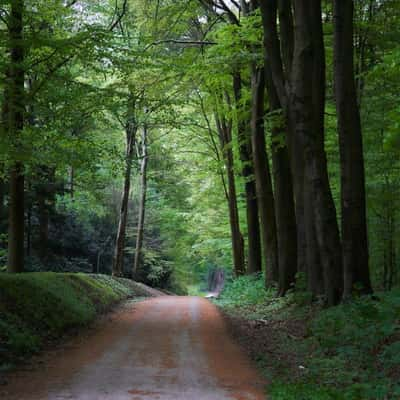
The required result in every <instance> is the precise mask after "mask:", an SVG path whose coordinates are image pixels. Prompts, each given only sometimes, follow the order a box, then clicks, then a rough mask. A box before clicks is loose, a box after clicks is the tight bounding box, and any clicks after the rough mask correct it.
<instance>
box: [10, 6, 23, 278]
mask: <svg viewBox="0 0 400 400" xmlns="http://www.w3.org/2000/svg"><path fill="white" fill-rule="evenodd" d="M23 11H24V1H23V0H13V1H12V2H11V12H10V17H9V35H10V54H11V58H10V61H11V62H10V75H9V81H8V84H9V88H8V96H9V107H8V122H7V125H8V135H9V137H10V139H11V140H12V142H13V143H14V145H15V149H16V150H17V151H18V147H19V143H18V142H19V140H20V139H19V136H20V134H21V132H22V130H23V128H24V107H25V98H24V97H25V96H24V95H25V93H24V80H25V79H24V75H25V73H24V67H23V63H24V44H23ZM24 194H25V193H24V166H23V164H22V162H20V161H18V160H16V161H15V163H14V165H13V166H12V167H11V172H10V200H9V235H8V271H9V272H22V271H23V270H24V212H25V210H24Z"/></svg>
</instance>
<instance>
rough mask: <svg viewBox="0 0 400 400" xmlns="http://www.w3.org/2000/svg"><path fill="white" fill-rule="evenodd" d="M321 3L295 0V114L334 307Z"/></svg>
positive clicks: (335, 240)
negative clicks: (325, 141)
mask: <svg viewBox="0 0 400 400" xmlns="http://www.w3.org/2000/svg"><path fill="white" fill-rule="evenodd" d="M320 7H321V3H320V0H307V1H306V0H304V1H300V0H295V1H294V9H295V21H296V23H295V53H294V62H293V87H292V93H291V108H292V115H291V116H292V119H293V126H294V127H295V132H294V133H295V135H296V136H297V137H299V138H301V140H302V142H303V144H304V154H305V174H304V177H305V193H307V191H310V193H311V195H312V198H313V207H314V216H315V224H316V225H315V226H316V232H317V242H318V246H319V250H320V256H321V262H322V265H323V272H324V293H325V296H326V301H327V303H328V304H329V305H334V304H337V303H338V302H339V301H340V298H341V295H342V289H343V278H342V260H341V245H340V239H339V230H338V226H337V220H336V209H335V205H334V202H333V198H332V194H331V191H330V187H329V181H328V171H327V162H326V155H325V151H324V145H323V143H324V140H323V126H324V123H323V118H324V104H325V96H324V93H325V75H324V74H325V65H324V47H323V39H322V21H321V8H320ZM310 71H312V73H311V74H310ZM321 74H322V75H323V78H322V76H321ZM317 126H319V128H320V129H319V130H317Z"/></svg>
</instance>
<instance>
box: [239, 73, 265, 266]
mask: <svg viewBox="0 0 400 400" xmlns="http://www.w3.org/2000/svg"><path fill="white" fill-rule="evenodd" d="M233 90H234V95H235V103H236V111H237V134H238V142H239V154H240V160H241V162H242V175H243V178H244V180H245V193H246V216H247V230H248V233H247V235H248V260H247V273H249V274H254V273H257V272H261V270H262V267H261V262H262V256H261V242H260V224H259V219H258V205H257V193H256V184H255V180H254V168H253V151H252V145H251V135H250V132H249V126H248V123H246V121H244V119H243V117H241V115H240V111H241V101H242V79H241V75H240V73H235V74H234V76H233Z"/></svg>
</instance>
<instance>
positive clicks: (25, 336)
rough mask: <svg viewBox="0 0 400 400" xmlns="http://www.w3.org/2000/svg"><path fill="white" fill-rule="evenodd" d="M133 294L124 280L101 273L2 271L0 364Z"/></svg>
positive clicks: (34, 349) (74, 326)
mask: <svg viewBox="0 0 400 400" xmlns="http://www.w3.org/2000/svg"><path fill="white" fill-rule="evenodd" d="M135 293H136V292H135V289H134V288H133V287H132V286H130V285H128V284H126V283H125V281H124V280H115V279H113V278H111V277H108V276H101V275H96V276H95V275H84V274H55V273H28V274H23V275H18V276H15V275H9V274H0V328H1V329H0V356H1V358H0V364H5V363H8V362H12V361H13V360H15V359H18V358H20V357H25V356H27V355H29V354H32V353H34V352H36V351H38V350H39V349H40V347H41V346H42V345H43V344H44V343H45V342H46V341H47V340H49V339H59V338H60V337H62V336H63V335H65V334H66V333H68V332H69V331H71V330H72V329H75V328H79V327H82V326H85V325H87V324H88V323H89V322H91V321H92V320H93V319H94V317H95V316H96V315H97V313H99V312H102V311H105V310H106V309H108V308H109V307H110V306H111V305H113V304H115V303H116V302H118V301H121V300H122V299H126V298H127V297H129V296H133V295H135ZM139 294H140V293H139Z"/></svg>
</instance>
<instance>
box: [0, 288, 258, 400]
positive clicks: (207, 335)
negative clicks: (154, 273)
mask: <svg viewBox="0 0 400 400" xmlns="http://www.w3.org/2000/svg"><path fill="white" fill-rule="evenodd" d="M36 365H37V366H35V368H34V370H32V371H19V372H18V373H17V374H16V375H15V376H13V377H11V380H10V383H9V385H8V386H6V387H5V388H4V390H5V393H4V392H3V394H4V397H1V396H0V397H1V398H4V399H8V400H17V399H18V400H67V399H70V400H71V399H76V400H149V399H152V400H153V399H154V400H157V399H159V400H261V399H265V395H264V386H265V382H263V380H262V379H261V378H260V377H259V376H258V375H257V372H256V371H255V370H254V368H253V367H252V366H251V364H250V362H249V360H248V359H247V357H246V356H245V354H244V353H243V351H242V350H241V349H240V348H239V347H238V346H237V345H236V344H235V343H234V342H233V341H232V339H231V338H230V336H229V334H228V332H227V330H226V327H225V324H224V321H223V319H222V317H221V315H220V313H219V312H218V310H217V309H216V308H215V306H213V305H212V304H211V303H210V302H208V301H207V300H205V299H201V298H197V297H172V296H164V297H157V298H154V299H151V300H147V301H144V302H142V303H128V304H127V305H125V306H124V307H123V308H121V309H119V310H118V311H116V312H115V313H113V314H112V315H111V316H109V317H107V320H106V321H103V322H102V323H100V324H99V326H98V327H97V329H96V330H95V332H94V333H92V334H90V335H86V336H85V337H80V338H77V339H74V340H73V341H72V342H71V343H70V344H69V345H67V346H66V347H64V348H63V349H58V350H57V351H55V352H52V353H51V354H49V355H47V356H46V357H45V358H44V359H41V360H39V363H37V364H36ZM1 392H2V389H0V393H1Z"/></svg>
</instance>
